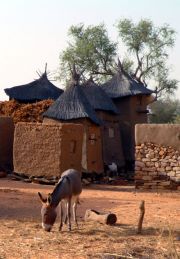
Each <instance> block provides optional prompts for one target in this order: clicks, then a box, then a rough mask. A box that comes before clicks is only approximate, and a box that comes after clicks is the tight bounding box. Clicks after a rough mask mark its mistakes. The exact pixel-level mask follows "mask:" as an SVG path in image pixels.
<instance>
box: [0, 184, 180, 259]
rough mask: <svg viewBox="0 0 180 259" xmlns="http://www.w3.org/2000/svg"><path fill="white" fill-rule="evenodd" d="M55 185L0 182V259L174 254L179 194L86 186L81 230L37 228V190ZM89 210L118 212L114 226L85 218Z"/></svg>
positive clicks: (179, 241) (178, 243)
mask: <svg viewBox="0 0 180 259" xmlns="http://www.w3.org/2000/svg"><path fill="white" fill-rule="evenodd" d="M52 189H53V186H42V185H37V184H27V183H22V182H14V181H10V180H7V179H1V180H0V259H4V258H8V259H9V258H11V259H19V258H20V259H21V258H24V259H30V258H31V259H32V258H33V259H35V258H37V259H56V258H60V259H61V258H62V259H63V258H68V259H71V258H73V259H75V258H79V259H81V258H88V259H90V258H104V259H107V258H108V259H112V258H127V259H128V258H152V259H153V258H154V259H160V258H178V255H177V254H178V253H179V252H180V193H177V192H166V193H150V192H135V190H134V187H133V186H118V187H117V186H104V185H103V186H102V185H96V186H94V185H92V186H90V187H85V188H84V190H83V193H82V196H81V205H80V206H79V208H78V217H79V221H80V227H79V229H76V228H75V227H74V228H73V231H72V232H68V231H67V229H66V226H65V227H64V229H63V231H62V232H58V220H57V223H56V224H55V226H54V227H53V230H52V232H50V233H47V232H44V231H43V230H42V228H41V217H40V208H41V204H40V202H39V198H38V196H37V191H41V192H42V193H44V194H47V193H48V192H50V191H51V190H52ZM141 200H145V205H146V213H145V219H144V225H143V226H144V228H143V233H142V235H137V234H136V226H137V221H138V215H139V204H140V201H141ZM88 208H93V209H97V210H100V211H107V212H108V211H111V212H114V213H116V215H117V217H118V222H117V224H116V225H115V226H104V225H101V224H98V223H86V222H84V221H83V217H84V214H85V210H86V209H88Z"/></svg>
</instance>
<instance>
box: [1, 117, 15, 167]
mask: <svg viewBox="0 0 180 259" xmlns="http://www.w3.org/2000/svg"><path fill="white" fill-rule="evenodd" d="M13 138H14V123H13V120H12V118H10V117H0V170H4V171H9V170H13Z"/></svg>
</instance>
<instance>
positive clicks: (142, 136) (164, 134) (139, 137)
mask: <svg viewBox="0 0 180 259" xmlns="http://www.w3.org/2000/svg"><path fill="white" fill-rule="evenodd" d="M135 139H136V145H139V144H141V143H144V142H152V143H156V144H159V145H164V146H171V147H173V148H174V149H176V150H178V151H180V124H137V125H136V128H135Z"/></svg>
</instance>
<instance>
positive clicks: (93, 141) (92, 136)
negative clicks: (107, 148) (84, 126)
mask: <svg viewBox="0 0 180 259" xmlns="http://www.w3.org/2000/svg"><path fill="white" fill-rule="evenodd" d="M89 140H90V143H91V145H95V141H96V135H95V134H94V133H91V134H90V137H89Z"/></svg>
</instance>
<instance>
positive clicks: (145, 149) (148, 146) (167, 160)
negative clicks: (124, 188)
mask: <svg viewBox="0 0 180 259" xmlns="http://www.w3.org/2000/svg"><path fill="white" fill-rule="evenodd" d="M135 185H136V188H138V189H173V190H177V189H178V190H180V152H179V151H176V150H174V149H173V148H172V147H165V146H160V145H157V144H153V143H143V144H141V145H138V146H136V161H135Z"/></svg>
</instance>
